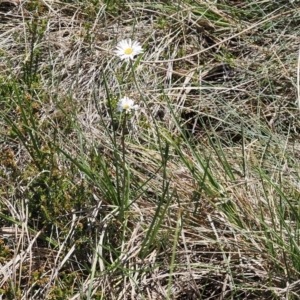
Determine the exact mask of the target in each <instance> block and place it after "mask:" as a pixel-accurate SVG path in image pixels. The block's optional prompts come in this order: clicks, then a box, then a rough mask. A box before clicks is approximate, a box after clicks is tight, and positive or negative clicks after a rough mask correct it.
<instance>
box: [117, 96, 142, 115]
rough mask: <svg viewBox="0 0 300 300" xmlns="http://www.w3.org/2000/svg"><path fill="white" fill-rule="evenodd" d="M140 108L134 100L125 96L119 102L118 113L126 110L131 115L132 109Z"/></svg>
mask: <svg viewBox="0 0 300 300" xmlns="http://www.w3.org/2000/svg"><path fill="white" fill-rule="evenodd" d="M138 107H139V106H138V105H134V101H133V100H132V99H130V98H128V97H126V96H125V97H123V98H122V99H120V101H119V102H118V106H117V111H123V110H125V111H126V113H129V112H130V111H131V110H132V109H137V108H138Z"/></svg>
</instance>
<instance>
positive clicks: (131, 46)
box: [114, 39, 143, 61]
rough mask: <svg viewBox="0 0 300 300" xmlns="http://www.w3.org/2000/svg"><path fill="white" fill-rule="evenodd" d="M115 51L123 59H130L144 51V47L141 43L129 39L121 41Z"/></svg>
mask: <svg viewBox="0 0 300 300" xmlns="http://www.w3.org/2000/svg"><path fill="white" fill-rule="evenodd" d="M114 52H115V54H116V55H118V56H119V57H120V58H121V60H125V61H129V60H130V59H133V58H134V57H135V56H136V55H138V54H140V53H143V48H142V47H141V45H140V43H138V42H135V41H132V40H131V39H128V40H122V41H121V42H119V43H118V45H117V49H116V50H115V51H114Z"/></svg>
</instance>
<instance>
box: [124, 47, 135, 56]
mask: <svg viewBox="0 0 300 300" xmlns="http://www.w3.org/2000/svg"><path fill="white" fill-rule="evenodd" d="M132 52H133V49H132V48H127V49H125V50H124V53H125V54H127V55H130V54H131V53H132Z"/></svg>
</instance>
